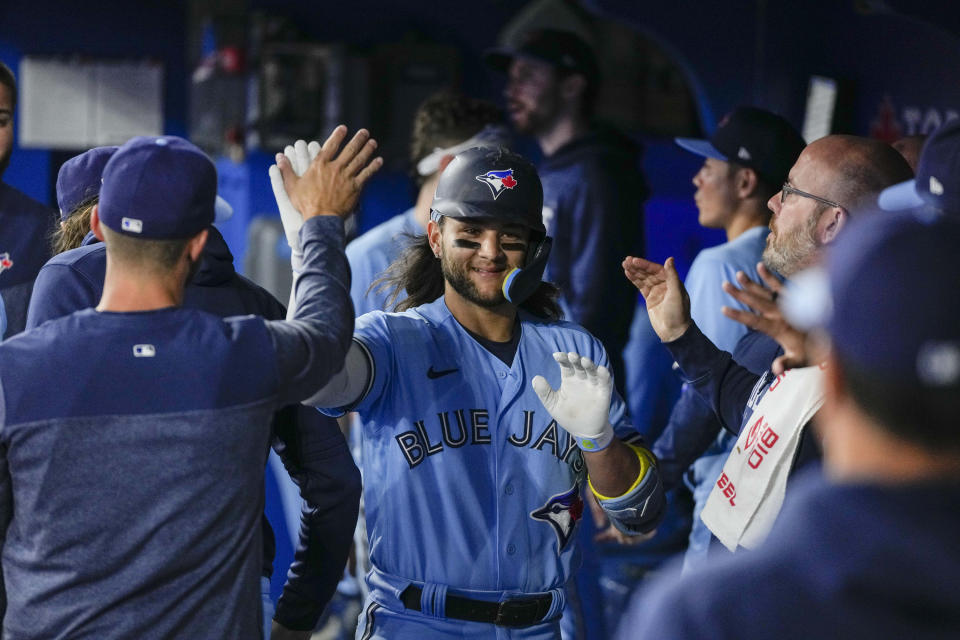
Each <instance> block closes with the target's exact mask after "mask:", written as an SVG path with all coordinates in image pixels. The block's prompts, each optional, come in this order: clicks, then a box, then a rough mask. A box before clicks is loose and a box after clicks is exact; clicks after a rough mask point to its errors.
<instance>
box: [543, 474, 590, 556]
mask: <svg viewBox="0 0 960 640" xmlns="http://www.w3.org/2000/svg"><path fill="white" fill-rule="evenodd" d="M530 517H531V518H533V519H534V520H543V521H544V522H547V523H549V524H550V526H551V527H553V532H554V533H556V534H557V543H558V544H559V547H558V550H560V551H562V550H563V548H564V547H566V546H567V543H568V542H570V538H572V537H573V530H574V529H575V528H576V526H577V522H579V521H580V518H582V517H583V499H582V498H581V497H580V487H579V485H574V486H573V488H572V489H570V491H567V492H566V493H560V494H557V495H555V496H553V497H552V498H550V499H549V500H547V504H545V505H543V506H542V507H540V508H539V509H537V510H536V511H531V512H530Z"/></svg>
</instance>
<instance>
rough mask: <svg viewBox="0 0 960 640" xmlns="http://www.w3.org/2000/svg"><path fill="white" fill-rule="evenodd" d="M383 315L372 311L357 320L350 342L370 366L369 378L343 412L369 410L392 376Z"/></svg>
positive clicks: (389, 342)
mask: <svg viewBox="0 0 960 640" xmlns="http://www.w3.org/2000/svg"><path fill="white" fill-rule="evenodd" d="M388 317H389V316H387V314H385V313H383V312H382V311H373V312H371V313H368V314H365V315H363V316H361V317H360V318H358V319H357V326H356V329H355V330H354V334H353V340H354V342H355V343H356V344H358V345H359V346H360V348H361V349H363V351H364V353H365V354H366V355H367V362H368V363H369V364H370V379H369V382H368V383H367V388H366V390H365V391H364V393H363V395H361V396H360V398H359V399H358V400H357V401H356V402H354V403H353V404H352V405H350V406H349V407H343V409H344V410H346V411H359V412H361V413H362V412H364V411H366V410H368V409H370V408H372V407H373V406H374V405H375V404H376V403H377V402H378V400H379V399H380V396H381V395H382V394H383V392H384V389H387V388H389V387H390V380H391V377H392V375H393V368H394V367H393V364H394V351H393V340H392V334H391V332H390V327H389V326H388V324H387V318H388Z"/></svg>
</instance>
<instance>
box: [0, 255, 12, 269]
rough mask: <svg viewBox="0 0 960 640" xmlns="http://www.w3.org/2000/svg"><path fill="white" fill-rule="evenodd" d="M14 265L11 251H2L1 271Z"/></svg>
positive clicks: (0, 256)
mask: <svg viewBox="0 0 960 640" xmlns="http://www.w3.org/2000/svg"><path fill="white" fill-rule="evenodd" d="M12 266H13V260H11V259H10V254H9V253H0V271H5V270H7V269H9V268H10V267H12Z"/></svg>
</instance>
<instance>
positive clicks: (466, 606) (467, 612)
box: [400, 585, 553, 627]
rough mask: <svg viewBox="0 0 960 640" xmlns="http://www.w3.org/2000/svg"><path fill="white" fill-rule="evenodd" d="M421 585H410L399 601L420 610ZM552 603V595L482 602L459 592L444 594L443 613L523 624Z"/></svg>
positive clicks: (503, 624)
mask: <svg viewBox="0 0 960 640" xmlns="http://www.w3.org/2000/svg"><path fill="white" fill-rule="evenodd" d="M422 592H423V589H421V588H420V587H418V586H416V585H410V586H409V587H407V588H406V589H404V590H403V593H401V594H400V601H401V602H403V606H405V607H406V608H407V609H413V610H414V611H420V594H421V593H422ZM552 604H553V595H552V594H549V593H545V594H543V595H542V596H531V597H529V598H511V599H509V600H504V601H503V602H486V601H484V600H473V599H472V598H463V597H460V596H451V595H448V596H447V597H446V599H445V605H444V614H445V615H446V617H447V618H454V619H456V620H470V621H471V622H492V623H493V624H496V625H500V626H501V627H527V626H530V625H532V624H536V623H538V622H540V621H542V620H543V617H544V616H545V615H547V612H548V611H550V606H551V605H552Z"/></svg>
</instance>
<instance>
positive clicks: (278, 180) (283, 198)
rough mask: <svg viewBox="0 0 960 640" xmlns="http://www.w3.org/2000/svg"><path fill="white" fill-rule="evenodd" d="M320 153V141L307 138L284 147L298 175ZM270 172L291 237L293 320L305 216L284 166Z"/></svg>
mask: <svg viewBox="0 0 960 640" xmlns="http://www.w3.org/2000/svg"><path fill="white" fill-rule="evenodd" d="M318 153H320V143H319V142H316V141H313V142H311V143H310V144H309V145H308V144H307V143H306V142H304V141H303V140H297V141H296V142H295V143H294V144H293V145H292V146H291V145H287V147H286V148H285V149H284V150H283V154H284V155H285V156H287V160H289V161H290V165H291V166H292V167H293V171H294V173H296V174H297V176H302V175H303V173H304V172H305V171H306V170H307V167H309V166H310V163H311V162H313V159H314V158H316V157H317V154H318ZM268 173H269V175H270V186H271V187H273V197H274V199H275V200H276V201H277V209H279V211H280V222H281V223H282V224H283V233H284V235H285V236H287V244H288V245H290V266H291V267H292V268H293V281H294V284H293V286H291V287H290V300H289V301H288V302H287V319H290V318H293V315H294V313H295V312H296V305H295V304H294V303H295V300H294V298H295V297H296V296H295V292H296V288H297V287H296V280H297V276H298V275H299V274H300V272H301V271H302V270H303V249H301V247H300V227H302V226H303V216H302V215H300V212H299V211H297V208H296V207H294V206H293V203H292V202H290V196H288V195H287V190H286V189H285V188H284V186H283V177H282V176H281V175H280V167H278V166H277V165H275V164H274V165H270V169H269V170H268Z"/></svg>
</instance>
